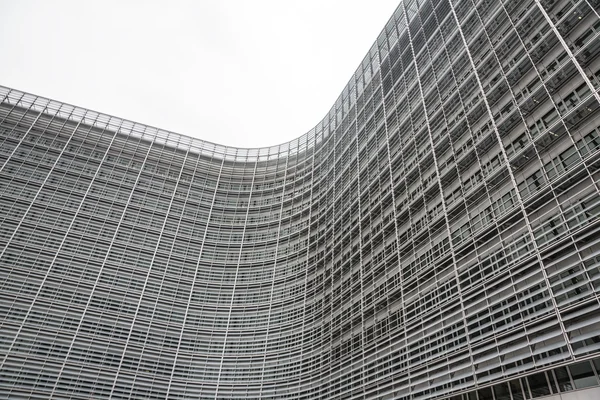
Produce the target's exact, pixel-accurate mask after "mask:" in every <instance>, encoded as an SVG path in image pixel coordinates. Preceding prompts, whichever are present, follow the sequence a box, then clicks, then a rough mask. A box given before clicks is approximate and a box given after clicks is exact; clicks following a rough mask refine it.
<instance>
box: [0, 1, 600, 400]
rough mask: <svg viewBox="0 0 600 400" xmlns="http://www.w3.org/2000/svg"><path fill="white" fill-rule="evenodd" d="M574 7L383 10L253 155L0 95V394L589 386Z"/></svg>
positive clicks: (588, 59) (590, 300) (589, 102)
mask: <svg viewBox="0 0 600 400" xmlns="http://www.w3.org/2000/svg"><path fill="white" fill-rule="evenodd" d="M598 7H599V3H598V1H597V0H557V1H553V0H546V1H541V0H539V1H538V0H535V1H531V0H530V1H523V0H507V1H503V2H501V1H497V0H461V1H458V0H457V1H452V2H450V1H448V0H424V1H423V0H419V1H418V2H417V1H415V0H411V1H409V0H406V1H404V2H403V3H401V4H400V6H399V7H398V9H397V10H396V12H395V13H394V15H393V16H392V17H391V19H390V20H389V22H388V23H387V24H386V26H385V28H384V30H383V31H382V33H381V34H380V36H379V37H378V39H377V41H376V42H375V44H374V45H373V47H372V48H371V49H370V50H369V52H368V54H367V56H366V57H365V59H364V60H363V62H362V63H361V65H360V66H359V68H358V69H357V71H356V73H355V75H354V76H353V77H352V78H351V80H350V82H349V83H348V85H347V86H346V87H345V88H344V90H343V92H342V94H341V95H340V97H339V98H338V99H337V101H336V102H335V104H334V106H333V107H332V108H331V110H330V112H329V113H328V114H327V116H326V117H325V118H324V119H323V120H322V121H321V122H319V123H318V124H317V125H316V126H315V128H314V129H313V130H311V131H310V132H308V133H307V134H305V135H303V136H301V137H300V138H298V139H296V140H294V141H291V142H289V143H285V144H282V145H279V146H273V147H269V148H262V149H237V148H233V147H226V146H220V145H216V144H212V143H208V142H204V141H201V140H198V139H192V138H189V137H187V136H182V135H179V134H176V133H172V132H168V131H164V130H161V129H156V128H153V127H149V126H145V125H141V124H138V123H134V122H130V121H126V120H122V119H119V118H115V117H111V116H107V115H104V114H101V113H97V112H94V111H90V110H86V109H82V108H79V107H75V106H71V105H68V104H63V103H60V102H57V101H53V100H49V99H45V98H41V97H37V96H34V95H30V94H26V93H23V92H20V91H17V90H13V89H9V88H1V87H0V99H1V101H2V103H1V105H0V142H1V145H0V223H1V229H0V397H1V398H40V399H41V398H44V399H45V398H49V397H56V398H65V397H68V398H74V399H79V398H81V399H89V398H95V399H96V398H98V399H99V398H157V399H159V398H160V399H163V398H169V399H171V398H173V399H179V398H181V399H183V398H194V399H234V398H235V399H239V398H264V399H275V398H277V399H280V398H291V399H342V398H344V399H381V398H383V399H388V398H389V399H392V398H394V399H396V398H397V399H429V398H436V399H445V398H451V399H453V400H459V399H464V400H471V399H475V400H476V399H479V400H486V399H496V400H503V399H514V400H518V399H524V398H525V399H527V398H531V397H539V396H543V395H547V394H556V393H562V392H567V391H571V390H577V389H583V388H587V387H594V386H598V385H599V381H598V372H599V370H600V359H598V358H597V357H598V356H599V355H600V303H599V300H600V296H599V294H600V235H599V232H600V187H599V183H598V182H599V181H600V171H599V169H600V111H599V108H600V95H599V93H598V90H599V88H600V57H598V54H599V52H600V17H599V15H598V11H597V10H598ZM591 390H593V389H591Z"/></svg>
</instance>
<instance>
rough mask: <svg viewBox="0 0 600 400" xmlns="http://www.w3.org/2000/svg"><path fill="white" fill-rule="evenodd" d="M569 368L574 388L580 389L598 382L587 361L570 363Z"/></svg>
mask: <svg viewBox="0 0 600 400" xmlns="http://www.w3.org/2000/svg"><path fill="white" fill-rule="evenodd" d="M569 370H570V371H571V376H572V377H573V383H575V388H576V389H582V388H586V387H590V386H594V385H597V384H598V380H597V379H596V374H595V373H594V371H593V370H592V366H591V365H590V362H589V361H584V362H582V363H579V364H575V365H570V366H569Z"/></svg>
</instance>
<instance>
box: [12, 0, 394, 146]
mask: <svg viewBox="0 0 600 400" xmlns="http://www.w3.org/2000/svg"><path fill="white" fill-rule="evenodd" d="M398 2H399V0H370V1H365V0H362V1H359V0H302V1H301V0H295V1H292V0H246V1H244V0H237V1H236V0H197V1H192V0H190V1H171V2H167V1H142V0H139V1H108V0H104V1H43V0H40V1H34V0H19V1H14V0H0V60H1V62H0V85H4V86H9V87H13V88H15V89H19V90H24V91H27V92H32V93H34V94H38V95H42V96H46V97H50V98H53V99H56V100H60V101H64V102H67V103H72V104H75V105H78V106H82V107H86V108H90V109H94V110H97V111H101V112H105V113H108V114H111V115H116V116H119V117H123V118H127V119H131V120H134V121H136V122H141V123H144V124H148V125H154V126H158V127H160V128H164V129H167V130H171V131H175V132H179V133H183V134H186V135H190V136H194V137H198V138H201V139H204V140H209V141H211V142H216V143H219V144H224V145H231V146H237V147H262V146H270V145H275V144H279V143H282V142H285V141H288V140H291V139H294V138H296V137H298V136H300V135H302V134H304V133H305V132H307V131H308V130H309V129H311V128H312V127H313V126H314V125H315V124H316V123H317V122H318V121H319V120H320V119H321V118H322V117H323V116H324V115H325V114H326V113H327V112H328V111H329V108H330V107H331V105H332V104H333V103H334V101H335V100H336V98H337V96H338V95H339V94H340V92H341V90H342V89H343V87H344V85H345V84H346V83H347V82H348V80H349V79H350V77H351V75H352V74H353V73H354V71H355V70H356V68H357V66H358V65H359V63H360V62H361V61H362V59H363V57H364V55H365V54H366V53H367V51H368V50H369V48H370V47H371V45H372V43H373V42H374V41H375V39H376V37H377V35H378V34H379V32H380V31H381V30H382V29H383V27H384V25H385V23H386V22H387V20H388V19H389V17H390V16H391V15H392V13H393V11H394V10H395V8H396V6H397V5H398V4H399V3H398Z"/></svg>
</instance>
